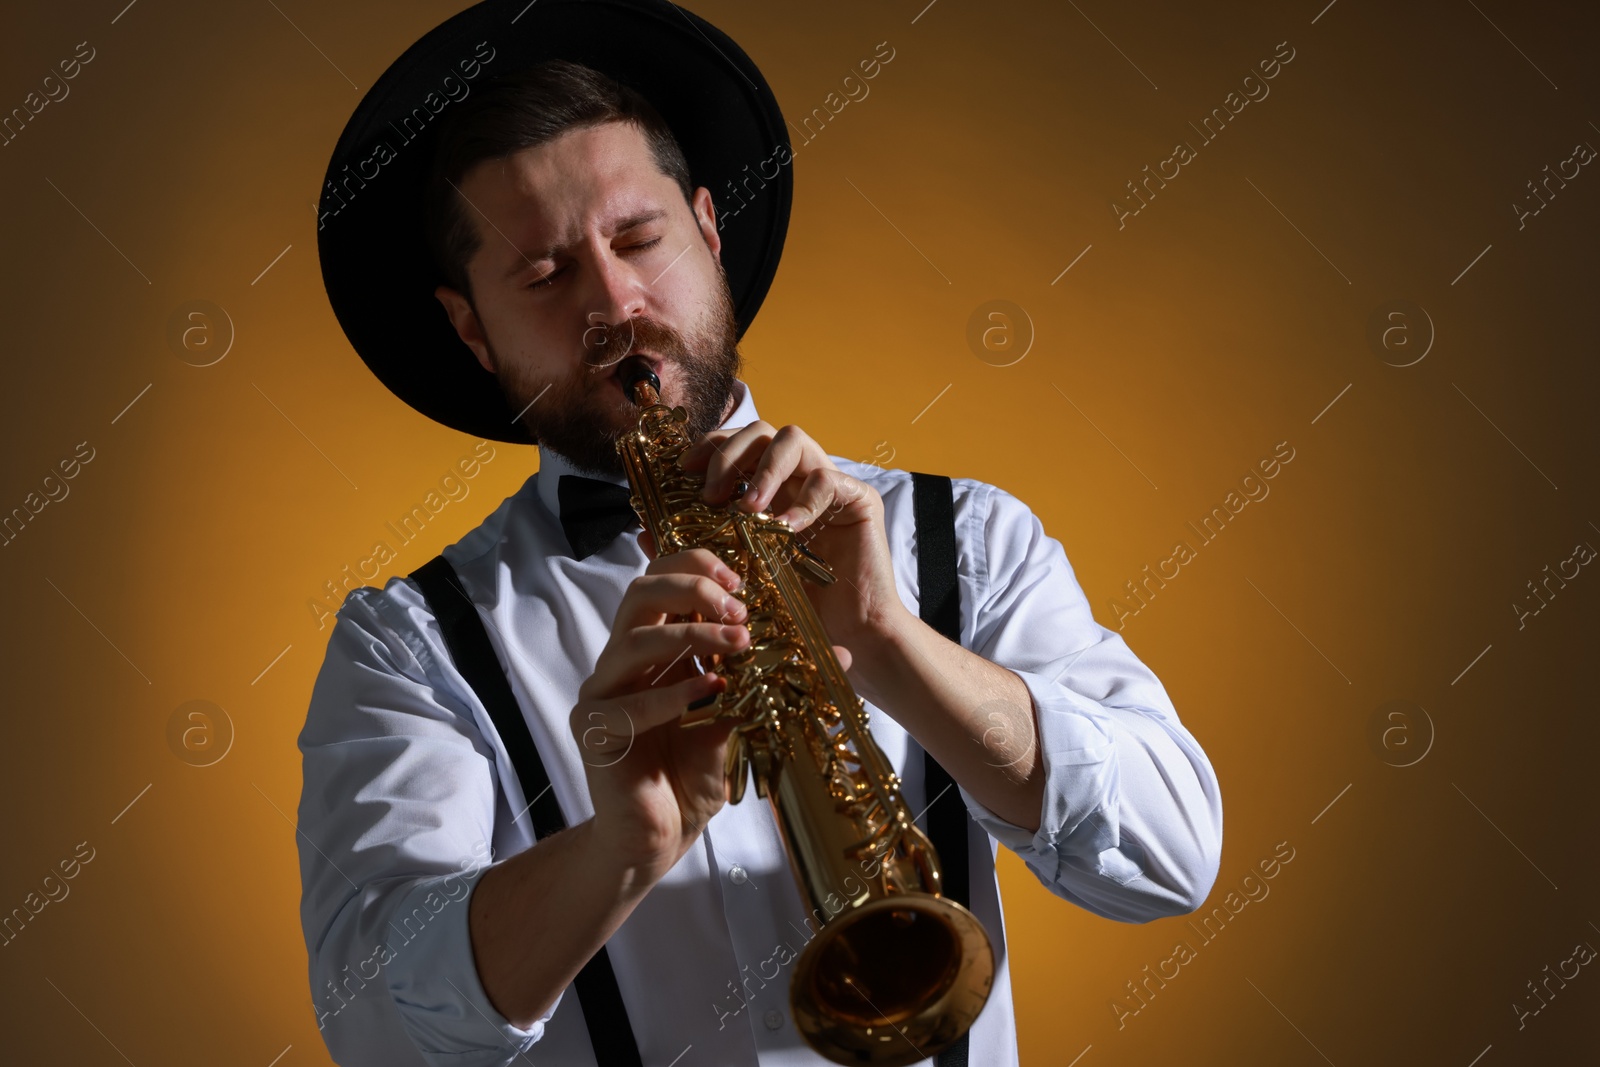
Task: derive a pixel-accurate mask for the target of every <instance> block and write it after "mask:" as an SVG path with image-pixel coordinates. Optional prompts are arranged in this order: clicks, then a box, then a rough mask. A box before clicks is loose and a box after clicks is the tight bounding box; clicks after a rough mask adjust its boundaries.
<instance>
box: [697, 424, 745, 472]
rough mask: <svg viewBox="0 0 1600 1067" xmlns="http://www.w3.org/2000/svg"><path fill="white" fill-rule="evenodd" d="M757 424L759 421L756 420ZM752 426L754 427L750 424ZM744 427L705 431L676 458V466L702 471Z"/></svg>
mask: <svg viewBox="0 0 1600 1067" xmlns="http://www.w3.org/2000/svg"><path fill="white" fill-rule="evenodd" d="M756 421H757V422H759V421H760V420H759V419H758V420H756ZM752 425H754V424H753V423H752ZM743 428H744V427H735V428H733V429H731V430H729V429H716V430H707V431H706V432H705V433H704V434H702V435H701V436H700V438H699V440H697V441H695V442H694V443H693V444H691V445H690V446H689V447H688V448H686V449H684V450H683V451H682V452H681V453H680V454H679V456H678V465H679V466H680V467H682V468H683V469H684V470H689V471H692V470H703V469H704V468H705V466H706V464H707V462H709V461H710V459H711V457H712V456H714V455H715V454H716V453H717V452H718V451H719V450H720V449H721V448H722V446H723V444H724V443H725V442H726V441H727V440H728V439H729V438H731V437H732V436H733V435H734V434H736V433H738V432H739V431H740V430H741V429H743Z"/></svg>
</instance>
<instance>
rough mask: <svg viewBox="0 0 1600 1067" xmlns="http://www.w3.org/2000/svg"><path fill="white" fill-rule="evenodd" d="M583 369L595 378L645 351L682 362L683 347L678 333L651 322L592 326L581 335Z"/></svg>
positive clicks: (642, 321) (651, 320)
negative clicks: (582, 336) (588, 369)
mask: <svg viewBox="0 0 1600 1067" xmlns="http://www.w3.org/2000/svg"><path fill="white" fill-rule="evenodd" d="M583 339H584V354H583V362H584V365H585V366H587V367H589V368H590V369H592V370H593V371H595V372H596V373H598V374H603V373H606V372H608V371H611V370H613V369H614V368H615V367H616V365H617V364H618V363H621V362H622V361H623V360H625V359H627V358H628V357H629V356H631V355H634V354H636V353H641V352H645V351H648V352H650V353H652V354H654V355H657V356H659V357H661V359H662V360H664V361H667V362H675V363H676V362H682V359H683V352H684V345H683V340H682V338H680V337H679V336H678V334H677V332H676V331H675V330H673V329H671V328H670V327H667V326H663V325H662V324H660V323H658V322H656V321H655V320H654V319H645V318H634V319H629V320H628V321H627V322H626V323H623V324H619V325H615V326H609V325H595V326H591V327H589V329H587V330H585V331H584V338H583Z"/></svg>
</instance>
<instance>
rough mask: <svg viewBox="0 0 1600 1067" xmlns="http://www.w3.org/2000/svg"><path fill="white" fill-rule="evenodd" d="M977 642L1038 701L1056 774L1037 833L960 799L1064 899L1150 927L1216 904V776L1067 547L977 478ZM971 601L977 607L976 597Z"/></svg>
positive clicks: (969, 517)
mask: <svg viewBox="0 0 1600 1067" xmlns="http://www.w3.org/2000/svg"><path fill="white" fill-rule="evenodd" d="M968 484H969V486H970V487H971V488H970V489H969V492H968V493H967V495H966V501H965V506H964V507H959V508H958V513H957V522H958V525H959V524H961V523H962V522H963V521H964V522H965V523H966V524H967V526H966V530H967V533H968V535H969V536H968V544H969V545H970V550H971V553H972V558H971V560H970V561H969V563H970V569H968V571H967V573H966V574H965V575H963V578H964V581H963V586H964V587H963V589H962V594H963V599H964V604H966V603H974V604H976V610H975V611H974V612H973V613H972V618H971V620H970V622H969V626H970V630H969V637H970V644H969V645H968V647H969V648H970V649H971V650H972V651H974V652H976V653H978V654H979V655H981V656H983V657H984V658H986V659H988V660H990V661H991V662H994V663H997V664H999V665H1001V666H1003V667H1007V668H1009V669H1011V670H1012V671H1014V672H1015V673H1016V674H1017V675H1018V676H1019V677H1020V678H1021V679H1022V681H1023V683H1024V684H1025V685H1026V686H1027V688H1028V692H1029V693H1030V694H1031V696H1032V698H1033V705H1034V709H1035V711H1036V720H1037V724H1038V741H1039V749H1040V759H1041V761H1042V764H1043V768H1044V775H1045V789H1044V803H1043V806H1042V809H1041V811H1040V820H1039V829H1038V830H1037V831H1031V830H1028V829H1025V828H1023V827H1020V826H1017V825H1016V824H1014V823H1010V822H1007V821H1006V820H1004V819H1002V818H1000V817H999V816H997V815H996V814H994V812H992V811H990V810H989V809H988V808H986V807H984V806H983V805H982V804H980V803H979V802H978V801H976V800H974V799H973V797H972V796H971V794H969V793H967V791H966V790H965V789H962V790H961V795H962V799H963V800H964V801H965V802H966V804H967V809H968V810H969V811H970V812H971V813H972V816H973V818H974V820H975V821H977V823H978V824H979V825H980V826H982V827H983V828H984V829H985V830H987V831H988V832H989V834H991V835H992V836H993V837H994V838H995V839H996V840H997V841H999V842H1000V843H1001V844H1003V845H1006V846H1007V847H1008V848H1010V849H1011V850H1012V851H1014V852H1015V853H1016V854H1017V855H1018V856H1019V857H1020V858H1021V859H1022V860H1023V862H1024V863H1026V864H1027V866H1028V868H1029V869H1030V870H1031V871H1033V873H1034V875H1035V876H1037V877H1038V879H1039V881H1040V882H1041V883H1042V884H1043V885H1044V886H1045V887H1046V888H1047V889H1049V890H1050V891H1051V892H1052V893H1054V894H1055V895H1057V896H1060V897H1062V898H1064V899H1066V900H1070V901H1072V902H1074V903H1076V904H1079V905H1080V906H1082V907H1084V908H1087V909H1089V910H1090V911H1093V912H1095V913H1096V914H1099V915H1101V916H1104V917H1106V918H1109V919H1115V920H1118V921H1122V922H1147V921H1149V920H1151V919H1157V918H1161V917H1163V916H1170V915H1180V914H1184V913H1186V912H1191V911H1194V910H1195V909H1197V908H1198V907H1200V905H1201V904H1203V903H1204V902H1205V898H1206V896H1207V895H1208V894H1209V893H1210V891H1211V886H1212V885H1213V883H1214V882H1215V880H1216V876H1217V868H1218V865H1219V863H1220V860H1221V851H1222V797H1221V793H1220V791H1219V789H1218V785H1217V778H1216V773H1215V772H1214V771H1213V770H1212V767H1211V763H1210V761H1209V760H1208V759H1207V758H1206V755H1205V752H1204V751H1203V750H1202V749H1201V747H1200V745H1199V743H1198V742H1196V741H1195V739H1194V737H1193V736H1192V735H1191V734H1190V733H1189V731H1188V730H1187V729H1186V728H1185V727H1184V726H1183V724H1182V723H1181V722H1180V721H1179V719H1178V714H1177V712H1176V710H1175V709H1174V708H1173V705H1172V700H1171V699H1170V698H1169V697H1168V696H1167V692H1166V690H1165V688H1163V686H1162V685H1161V682H1160V681H1159V680H1158V679H1157V678H1156V676H1155V674H1154V673H1153V672H1152V671H1151V670H1150V669H1149V668H1148V667H1146V666H1145V665H1144V664H1143V663H1142V662H1141V661H1140V660H1139V659H1138V657H1136V656H1135V655H1134V654H1133V652H1132V650H1130V649H1129V648H1128V646H1127V644H1126V643H1125V642H1124V641H1123V640H1122V638H1121V636H1119V635H1118V634H1116V633H1114V632H1113V631H1111V630H1108V629H1106V628H1105V627H1103V626H1101V625H1099V624H1098V623H1097V622H1095V620H1094V617H1093V614H1092V612H1091V611H1090V608H1089V602H1088V600H1087V598H1086V597H1085V596H1084V593H1083V590H1082V589H1081V588H1080V587H1079V585H1078V582H1077V579H1076V578H1075V577H1074V575H1073V571H1072V567H1071V566H1070V564H1069V563H1068V562H1067V557H1066V552H1065V550H1064V549H1063V548H1062V546H1061V543H1060V542H1059V541H1057V540H1055V539H1054V538H1052V537H1050V536H1048V535H1047V534H1046V533H1045V531H1044V527H1043V526H1042V524H1041V523H1040V522H1039V519H1038V517H1037V516H1035V515H1034V514H1033V512H1032V511H1031V510H1030V509H1029V508H1028V507H1027V506H1026V505H1025V504H1023V503H1022V502H1021V501H1020V500H1018V499H1017V498H1016V497H1015V496H1013V495H1012V494H1010V493H1008V492H1006V491H1005V490H1003V489H999V488H997V487H995V486H990V485H986V484H984V483H978V482H969V483H968ZM969 595H970V599H967V598H968V597H969Z"/></svg>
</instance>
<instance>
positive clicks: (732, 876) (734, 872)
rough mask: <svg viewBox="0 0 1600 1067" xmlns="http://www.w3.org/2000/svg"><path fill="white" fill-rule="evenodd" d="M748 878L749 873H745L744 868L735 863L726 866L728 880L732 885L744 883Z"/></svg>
mask: <svg viewBox="0 0 1600 1067" xmlns="http://www.w3.org/2000/svg"><path fill="white" fill-rule="evenodd" d="M749 880H750V875H749V874H747V873H745V869H744V868H743V867H741V866H739V865H738V864H737V863H735V864H734V865H733V866H732V867H729V868H728V881H730V882H732V883H733V884H734V885H744V884H745V883H746V882H748V881H749Z"/></svg>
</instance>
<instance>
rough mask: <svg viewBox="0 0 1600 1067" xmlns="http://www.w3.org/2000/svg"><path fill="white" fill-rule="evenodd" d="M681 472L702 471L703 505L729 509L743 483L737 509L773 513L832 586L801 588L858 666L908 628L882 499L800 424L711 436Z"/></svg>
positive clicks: (690, 453) (687, 455)
mask: <svg viewBox="0 0 1600 1067" xmlns="http://www.w3.org/2000/svg"><path fill="white" fill-rule="evenodd" d="M681 463H682V466H683V468H684V469H685V470H690V471H696V470H703V471H704V472H705V475H706V488H705V492H704V494H703V499H704V500H706V502H708V503H713V504H721V503H725V502H727V500H728V499H729V497H730V496H731V494H732V492H733V488H734V486H735V484H736V483H737V482H739V481H740V480H741V479H743V480H744V481H747V482H749V484H750V488H749V489H747V490H746V491H745V494H744V496H742V497H741V498H740V499H739V501H738V507H740V509H741V510H743V511H745V512H748V513H754V512H757V511H768V512H771V513H772V515H773V516H774V517H775V518H779V519H783V520H784V521H785V522H787V523H788V524H789V526H790V528H792V529H793V530H795V531H796V533H797V536H798V537H799V540H800V542H801V543H802V544H804V545H805V546H806V547H807V548H809V549H811V550H812V551H813V552H815V553H816V554H817V555H818V556H820V557H822V559H823V560H824V561H825V562H826V563H827V564H828V566H829V567H830V568H831V569H832V570H833V573H834V575H835V578H836V579H837V580H836V581H834V582H833V583H832V584H831V585H828V586H818V585H814V584H812V583H810V582H808V583H806V591H807V593H808V594H809V595H810V597H811V602H812V604H813V605H815V606H816V609H817V613H818V615H819V616H821V618H822V625H823V627H824V629H826V630H827V632H828V635H829V638H830V639H831V640H832V641H834V642H836V643H838V644H841V645H844V646H845V647H846V648H848V649H850V650H851V651H852V652H853V653H854V656H853V658H854V660H855V662H856V664H858V665H861V666H865V665H866V664H865V663H864V662H863V660H864V658H870V657H871V654H872V653H873V652H874V651H875V650H876V649H877V648H878V647H880V646H881V645H882V643H883V641H884V639H885V638H886V637H887V636H888V635H889V634H891V633H893V632H894V630H895V628H896V627H898V626H901V625H903V624H904V622H905V619H906V617H907V616H908V615H909V613H908V612H907V611H906V608H905V605H904V604H903V603H901V600H900V594H899V593H898V592H897V591H896V589H895V582H894V566H893V563H892V561H891V559H890V555H889V540H888V535H887V534H886V532H885V526H884V518H883V498H882V497H881V496H879V495H878V491H877V490H876V489H874V488H872V486H870V485H868V484H867V483H865V482H863V481H861V480H859V479H857V478H852V477H850V475H848V474H845V473H844V472H843V471H841V470H840V469H839V468H838V466H836V465H835V464H834V462H833V461H832V460H830V459H829V458H828V456H827V453H825V452H824V451H823V450H822V446H821V445H819V444H817V442H816V441H814V440H812V439H811V437H810V436H808V435H807V434H806V432H805V431H804V430H802V429H800V427H798V426H792V425H791V426H784V427H782V428H781V429H779V428H775V427H774V426H772V424H771V423H767V422H762V421H759V420H758V421H756V422H752V423H750V424H749V425H748V426H744V427H741V428H740V429H737V430H724V429H718V430H712V431H711V432H709V433H707V434H706V435H705V436H704V437H703V438H701V439H700V440H699V441H697V442H695V444H694V445H692V446H690V448H689V449H688V450H687V451H685V452H684V454H683V458H682V461H681Z"/></svg>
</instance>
